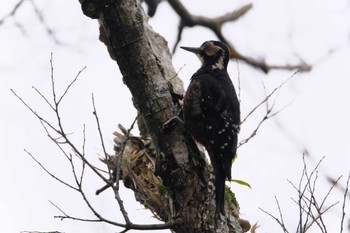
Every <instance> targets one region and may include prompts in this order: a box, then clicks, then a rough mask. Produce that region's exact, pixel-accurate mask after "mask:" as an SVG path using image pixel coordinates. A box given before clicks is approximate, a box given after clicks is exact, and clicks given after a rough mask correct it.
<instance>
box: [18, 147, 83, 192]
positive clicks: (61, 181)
mask: <svg viewBox="0 0 350 233" xmlns="http://www.w3.org/2000/svg"><path fill="white" fill-rule="evenodd" d="M24 151H25V152H26V153H27V154H28V155H29V156H30V157H31V158H32V159H33V160H34V161H35V162H36V163H37V164H38V165H39V166H40V167H41V168H42V169H43V170H44V171H45V172H46V173H47V174H48V175H49V176H51V177H52V178H54V179H55V180H57V181H58V182H60V183H61V184H64V185H65V186H67V187H69V188H71V189H73V190H75V191H78V189H77V188H76V187H74V186H73V185H70V184H68V183H67V182H65V181H63V180H62V179H60V178H58V177H57V176H55V175H54V174H52V173H51V172H50V171H49V170H47V169H46V168H45V166H44V165H42V164H41V163H40V162H39V161H38V160H37V159H36V158H35V157H34V156H33V155H32V154H31V153H30V152H29V151H27V150H26V149H24Z"/></svg>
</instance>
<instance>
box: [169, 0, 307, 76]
mask: <svg viewBox="0 0 350 233" xmlns="http://www.w3.org/2000/svg"><path fill="white" fill-rule="evenodd" d="M168 3H169V4H170V6H171V7H172V8H173V10H174V11H175V12H176V13H177V14H178V16H179V17H180V23H179V27H178V35H177V40H176V43H175V46H174V48H173V52H175V50H176V48H177V45H178V44H179V42H180V40H181V35H182V32H183V29H184V28H185V27H194V26H202V27H206V28H208V29H209V30H211V31H212V32H213V33H214V34H215V35H216V36H217V38H218V39H219V40H221V41H223V42H225V43H226V44H227V45H228V46H229V48H230V51H231V58H232V59H238V60H241V61H244V62H246V63H247V64H249V65H251V66H253V67H255V68H257V69H260V70H262V71H263V72H265V73H267V72H269V71H270V70H271V69H284V70H300V71H310V70H311V65H309V64H307V63H306V62H305V61H304V60H303V59H300V60H299V63H298V64H285V65H273V64H267V63H266V62H265V59H263V58H262V59H261V58H260V59H256V58H252V57H249V56H246V55H243V54H241V53H240V52H239V51H238V50H237V49H236V48H235V46H234V45H233V44H232V43H230V41H229V40H228V39H227V37H225V36H224V34H223V33H222V26H223V25H224V24H225V23H228V22H233V21H236V20H237V19H239V18H240V17H242V16H243V15H245V14H246V13H247V12H249V11H250V10H251V9H252V7H253V4H252V3H246V4H245V5H242V6H241V7H239V8H238V9H235V10H233V11H231V12H228V13H226V14H224V15H221V16H219V17H216V18H208V17H204V16H197V15H193V14H191V13H190V12H189V11H188V10H187V9H186V7H185V6H184V5H183V4H182V3H181V1H180V0H168Z"/></svg>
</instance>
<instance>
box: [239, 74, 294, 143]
mask: <svg viewBox="0 0 350 233" xmlns="http://www.w3.org/2000/svg"><path fill="white" fill-rule="evenodd" d="M298 72H299V71H296V72H294V73H293V74H292V75H291V76H290V77H289V78H287V79H286V80H284V81H283V82H282V83H281V84H280V85H279V86H277V87H275V88H274V89H273V90H272V91H271V92H270V93H267V91H266V87H265V85H264V84H263V88H264V91H265V97H264V99H263V100H261V101H260V102H259V103H258V104H257V105H255V107H253V109H252V110H250V111H249V112H248V114H247V115H246V116H245V117H243V120H242V121H241V125H242V124H243V123H244V122H246V121H247V120H248V119H249V118H250V117H251V116H252V115H253V114H254V113H255V112H256V111H257V110H258V109H260V108H261V107H262V106H264V105H265V114H264V115H263V117H262V118H261V120H260V121H259V122H258V123H257V125H256V127H255V129H254V130H253V132H251V133H250V135H249V136H248V137H247V138H245V139H242V140H241V141H240V142H239V143H238V148H239V147H241V146H243V145H244V144H246V143H248V142H249V141H250V140H251V139H253V138H254V137H255V136H256V135H257V133H258V131H259V129H260V127H261V126H262V125H263V124H264V123H265V122H266V121H267V120H269V119H271V118H273V117H274V116H276V115H277V114H279V113H280V112H281V111H283V110H284V109H285V108H286V107H288V105H289V104H287V105H285V106H284V107H282V108H281V109H279V110H276V111H274V108H275V104H276V100H277V97H278V95H277V96H276V97H275V98H274V99H273V100H272V104H270V101H271V98H272V96H273V95H275V94H278V92H279V91H280V90H281V88H282V87H283V86H284V85H285V84H286V83H287V82H288V81H290V80H291V79H292V78H293V77H294V76H295V75H296V74H297V73H298ZM239 90H240V87H239Z"/></svg>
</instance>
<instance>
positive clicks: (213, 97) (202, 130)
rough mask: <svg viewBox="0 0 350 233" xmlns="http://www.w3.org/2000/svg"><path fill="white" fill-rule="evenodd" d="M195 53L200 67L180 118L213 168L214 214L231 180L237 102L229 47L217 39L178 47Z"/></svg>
mask: <svg viewBox="0 0 350 233" xmlns="http://www.w3.org/2000/svg"><path fill="white" fill-rule="evenodd" d="M180 48H182V49H184V50H187V51H189V52H192V53H194V54H196V55H197V56H198V57H199V59H200V60H201V63H202V65H201V67H200V68H199V69H198V70H197V72H195V73H194V74H193V75H192V77H191V80H190V84H189V86H188V88H187V90H186V92H185V95H184V98H183V107H182V118H183V123H184V125H185V128H186V129H187V130H188V131H189V132H190V134H191V136H192V138H194V140H195V141H197V142H199V143H200V144H202V145H203V146H204V147H205V149H206V150H207V152H208V154H209V158H210V162H211V165H212V168H213V172H214V176H215V179H214V186H215V202H216V214H218V215H219V216H220V213H221V214H223V215H224V216H225V180H226V179H228V180H231V166H232V160H233V158H234V157H235V156H236V150H237V141H238V133H239V131H240V102H239V100H238V98H237V94H236V91H235V87H234V85H233V83H232V81H231V79H230V76H229V74H228V73H227V66H228V62H229V59H230V50H229V48H228V47H227V45H226V44H225V43H223V42H221V41H214V40H210V41H206V42H204V43H203V44H202V45H201V46H200V47H180Z"/></svg>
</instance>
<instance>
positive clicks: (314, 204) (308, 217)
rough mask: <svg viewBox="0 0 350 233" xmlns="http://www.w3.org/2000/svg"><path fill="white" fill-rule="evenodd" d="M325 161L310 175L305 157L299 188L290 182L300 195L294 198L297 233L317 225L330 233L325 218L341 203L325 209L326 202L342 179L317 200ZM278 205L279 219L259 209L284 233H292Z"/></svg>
mask: <svg viewBox="0 0 350 233" xmlns="http://www.w3.org/2000/svg"><path fill="white" fill-rule="evenodd" d="M323 159H324V157H323V158H322V159H321V160H320V161H319V162H318V163H317V165H316V166H315V168H314V169H313V170H312V171H311V173H309V171H308V168H307V164H306V161H305V156H303V165H304V167H303V171H302V174H301V178H300V180H299V184H298V186H296V185H294V184H293V183H292V182H291V181H289V180H288V182H289V183H290V184H291V186H292V187H293V188H294V189H295V190H296V191H297V193H298V199H297V200H295V199H294V198H292V200H293V202H294V203H295V204H296V205H297V206H298V208H299V218H298V227H297V232H300V233H305V232H307V231H308V230H309V229H310V227H311V226H313V225H315V224H316V225H317V227H318V228H319V230H320V231H321V232H323V233H326V232H328V230H327V226H326V224H325V222H324V220H323V218H324V217H325V214H326V213H327V212H328V211H329V210H330V209H331V208H333V207H334V206H336V205H337V204H338V203H339V202H335V203H333V204H330V205H328V206H327V207H324V205H325V202H326V200H327V199H328V197H329V195H330V193H331V192H332V190H333V188H334V187H335V184H337V183H338V181H339V180H340V178H341V177H339V178H338V179H337V181H336V182H335V183H334V184H333V185H332V186H331V187H330V188H329V190H328V192H327V193H326V194H325V195H324V196H323V198H321V199H320V200H319V199H317V198H316V195H315V194H316V186H317V180H318V168H319V166H320V164H321V162H322V161H323ZM345 195H347V194H345ZM319 203H320V204H319ZM344 203H345V202H343V206H344V205H345V204H344ZM277 205H278V212H279V215H280V216H279V218H278V217H275V216H274V215H272V214H270V213H269V212H267V211H265V210H263V209H261V208H259V209H260V210H262V211H263V212H264V213H266V214H267V215H269V216H270V217H272V218H273V219H274V220H275V221H276V222H277V223H278V224H279V226H280V227H281V228H282V229H283V231H284V232H290V231H289V230H287V227H286V225H285V224H284V222H283V216H282V210H281V209H280V206H279V204H278V203H277ZM342 213H343V215H345V207H344V208H342ZM341 224H343V220H341ZM341 232H342V231H341Z"/></svg>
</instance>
